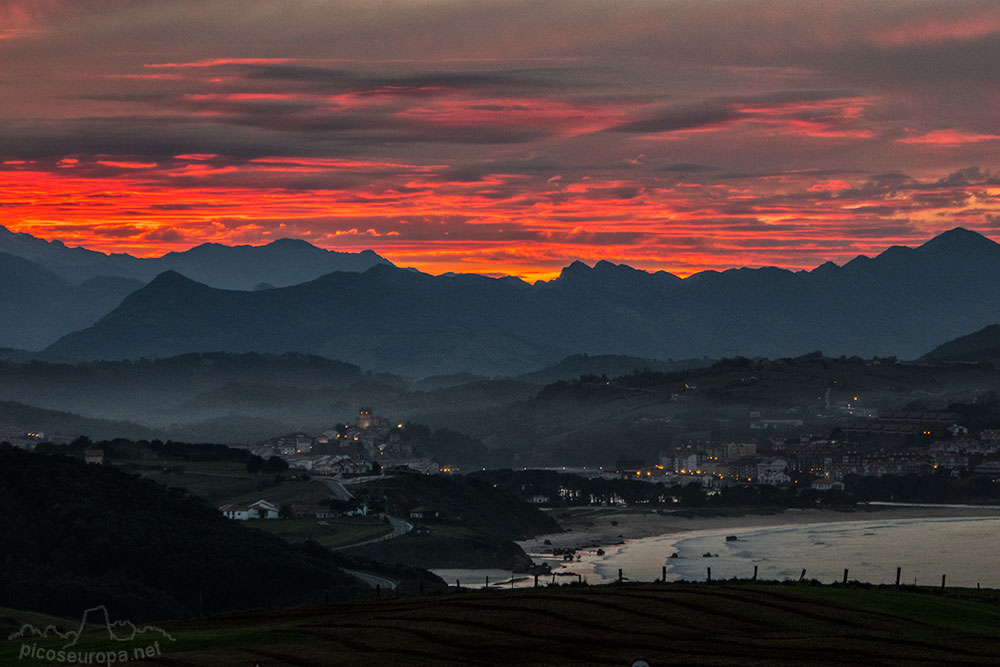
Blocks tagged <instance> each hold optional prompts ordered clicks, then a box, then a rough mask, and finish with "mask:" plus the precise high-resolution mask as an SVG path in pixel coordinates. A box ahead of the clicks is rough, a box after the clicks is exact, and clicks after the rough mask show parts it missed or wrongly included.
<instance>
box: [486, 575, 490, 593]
mask: <svg viewBox="0 0 1000 667" xmlns="http://www.w3.org/2000/svg"><path fill="white" fill-rule="evenodd" d="M489 588H490V575H488V574H487V575H486V589H487V590H489Z"/></svg>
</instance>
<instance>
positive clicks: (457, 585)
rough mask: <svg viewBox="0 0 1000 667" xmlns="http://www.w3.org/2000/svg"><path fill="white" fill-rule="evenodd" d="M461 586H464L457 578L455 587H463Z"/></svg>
mask: <svg viewBox="0 0 1000 667" xmlns="http://www.w3.org/2000/svg"><path fill="white" fill-rule="evenodd" d="M461 587H462V582H461V581H459V580H458V579H456V580H455V588H461Z"/></svg>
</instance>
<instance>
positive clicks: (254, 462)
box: [247, 454, 266, 475]
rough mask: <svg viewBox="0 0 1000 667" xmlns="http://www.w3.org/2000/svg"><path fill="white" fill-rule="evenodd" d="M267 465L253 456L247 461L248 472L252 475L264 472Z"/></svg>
mask: <svg viewBox="0 0 1000 667" xmlns="http://www.w3.org/2000/svg"><path fill="white" fill-rule="evenodd" d="M265 463H266V462H265V461H264V459H262V458H261V457H259V456H257V455H256V454H251V455H250V458H248V459H247V472H248V473H250V474H251V475H259V474H260V473H261V472H262V471H263V470H264V465H265Z"/></svg>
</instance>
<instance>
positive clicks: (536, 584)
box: [535, 574, 538, 588]
mask: <svg viewBox="0 0 1000 667" xmlns="http://www.w3.org/2000/svg"><path fill="white" fill-rule="evenodd" d="M535 588H538V575H537V574H536V575H535Z"/></svg>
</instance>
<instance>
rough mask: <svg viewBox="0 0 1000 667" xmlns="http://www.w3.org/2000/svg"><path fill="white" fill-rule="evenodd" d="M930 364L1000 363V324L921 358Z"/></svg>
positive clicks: (957, 340)
mask: <svg viewBox="0 0 1000 667" xmlns="http://www.w3.org/2000/svg"><path fill="white" fill-rule="evenodd" d="M920 360H921V361H928V362H942V361H953V362H981V361H986V362H996V361H1000V324H991V325H989V326H987V327H984V328H982V329H980V330H979V331H976V332H973V333H971V334H968V335H966V336H960V337H958V338H955V339H954V340H950V341H948V342H946V343H942V344H941V345H938V346H937V347H936V348H934V349H933V350H931V351H930V352H928V353H927V354H925V355H924V356H922V357H921V358H920Z"/></svg>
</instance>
